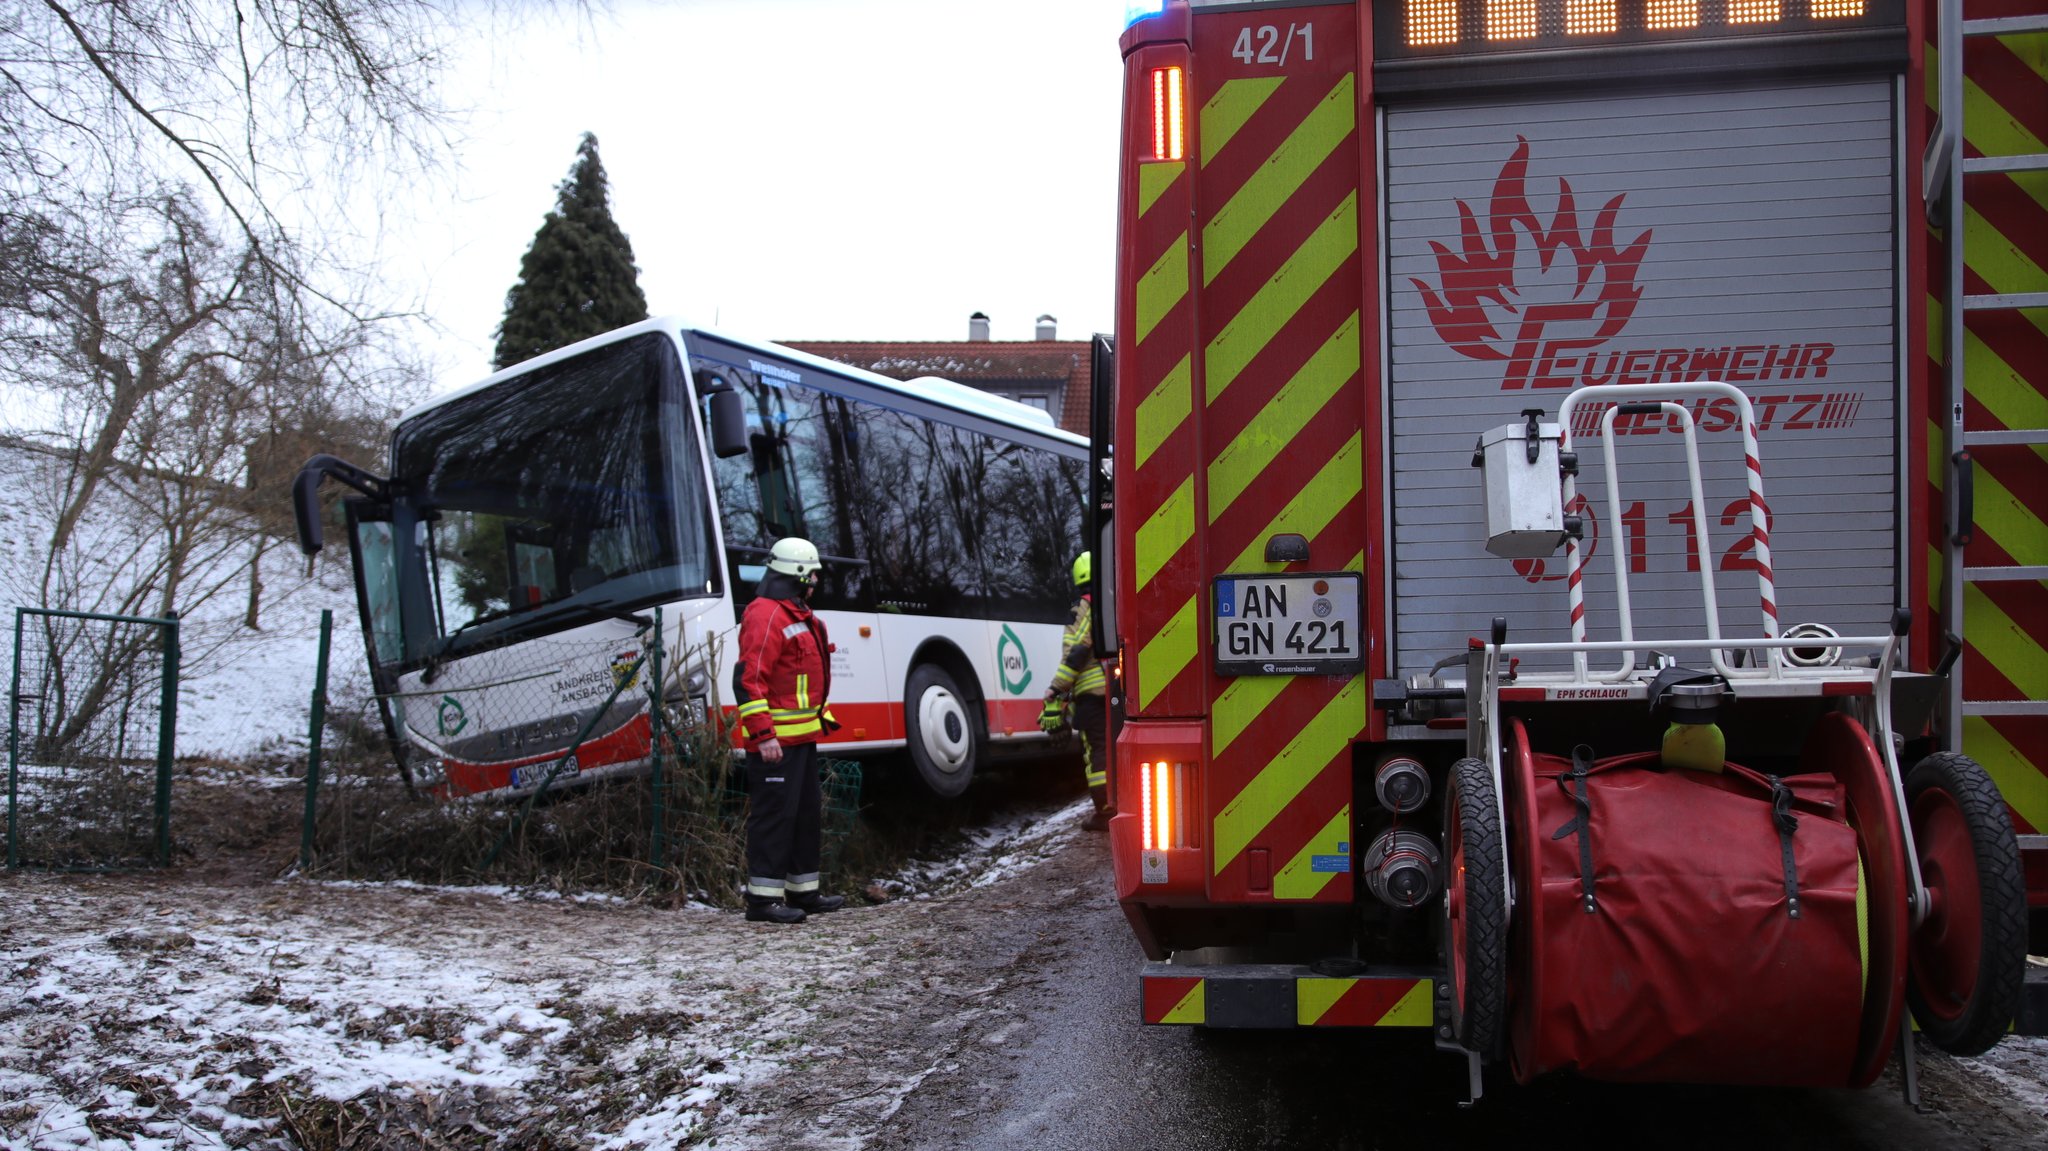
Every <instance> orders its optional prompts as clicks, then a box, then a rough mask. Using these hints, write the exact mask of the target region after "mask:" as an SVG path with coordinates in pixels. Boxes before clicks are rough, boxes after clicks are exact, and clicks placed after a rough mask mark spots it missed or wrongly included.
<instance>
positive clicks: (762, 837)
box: [747, 743, 824, 903]
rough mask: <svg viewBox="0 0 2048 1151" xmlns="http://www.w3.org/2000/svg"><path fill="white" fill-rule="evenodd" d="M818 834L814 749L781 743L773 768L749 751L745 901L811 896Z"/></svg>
mask: <svg viewBox="0 0 2048 1151" xmlns="http://www.w3.org/2000/svg"><path fill="white" fill-rule="evenodd" d="M823 835H824V796H823V794H822V793H821V792H820V790H819V786H818V745H817V744H815V743H798V744H788V743H785V744H783V745H782V759H781V761H780V762H778V763H769V762H768V761H767V760H764V759H762V758H761V756H760V753H759V752H752V751H750V752H748V753H747V902H749V903H773V902H774V901H776V900H778V899H783V898H785V897H788V896H796V897H798V898H801V897H803V896H804V895H806V894H815V893H816V892H817V890H818V862H819V857H820V854H821V844H822V837H823Z"/></svg>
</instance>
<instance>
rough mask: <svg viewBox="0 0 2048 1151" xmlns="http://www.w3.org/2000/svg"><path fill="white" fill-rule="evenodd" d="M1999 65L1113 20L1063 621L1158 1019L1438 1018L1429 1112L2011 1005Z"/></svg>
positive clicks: (1447, 3)
mask: <svg viewBox="0 0 2048 1151" xmlns="http://www.w3.org/2000/svg"><path fill="white" fill-rule="evenodd" d="M2044 33H2048V14H2044V9H2043V7H2042V6H2041V5H2040V3H2039V2H2038V0H2006V2H2005V3H2003V4H1986V5H1985V6H1984V7H1983V8H1982V10H1979V9H1978V8H1976V7H1974V6H1973V7H1972V8H1971V9H1970V11H1968V12H1964V11H1963V10H1962V9H1961V8H1960V7H1959V6H1958V5H1955V4H1947V5H1940V4H1933V3H1930V4H1920V3H1917V2H1913V3H1907V2H1904V0H1389V2H1385V3H1377V4H1365V3H1356V4H1352V3H1345V4H1329V3H1312V2H1290V0H1264V2H1219V0H1163V2H1156V3H1149V4H1143V3H1141V4H1139V5H1137V7H1136V10H1134V12H1133V14H1132V18H1131V21H1130V23H1129V25H1128V27H1127V29H1126V31H1125V33H1124V35H1123V40H1122V48H1123V54H1124V59H1125V86H1124V149H1123V158H1122V171H1121V182H1120V190H1119V220H1120V235H1119V252H1118V272H1117V288H1118V298H1117V334H1116V364H1115V393H1114V400H1113V404H1110V405H1105V418H1104V420H1103V421H1102V425H1103V426H1102V428H1101V431H1100V432H1099V434H1098V440H1099V441H1102V442H1103V443H1104V448H1105V450H1110V449H1108V448H1107V444H1108V443H1110V442H1113V444H1114V448H1113V457H1114V458H1113V465H1114V466H1113V467H1112V468H1109V469H1108V470H1109V471H1110V472H1111V473H1113V477H1114V478H1113V493H1112V495H1113V498H1109V499H1105V500H1103V501H1101V502H1102V513H1101V516H1102V518H1101V522H1100V525H1099V526H1100V529H1101V533H1102V543H1101V552H1102V553H1103V554H1107V555H1109V556H1110V557H1111V559H1112V562H1111V564H1110V565H1109V566H1110V567H1111V568H1112V573H1113V574H1112V578H1110V579H1109V580H1106V581H1104V583H1105V584H1106V590H1107V591H1108V592H1109V594H1108V595H1107V596H1106V597H1105V598H1106V600H1107V602H1106V603H1105V604H1104V605H1103V610H1102V611H1101V612H1100V613H1099V617H1098V618H1100V619H1102V620H1103V625H1102V629H1101V636H1100V641H1099V644H1100V646H1101V648H1102V649H1103V650H1104V651H1105V652H1108V651H1115V652H1116V654H1117V657H1118V660H1119V669H1120V670H1119V675H1120V692H1121V696H1122V699H1123V701H1124V705H1125V710H1126V714H1127V716H1128V718H1127V721H1126V722H1125V723H1124V725H1123V727H1122V730H1121V734H1120V736H1119V738H1118V741H1117V745H1116V755H1115V761H1114V780H1113V787H1114V792H1115V802H1116V808H1117V812H1118V814H1117V816H1116V818H1115V819H1114V821H1113V823H1112V829H1111V850H1112V854H1113V857H1114V860H1115V867H1116V881H1117V889H1118V894H1119V897H1120V899H1121V901H1122V905H1123V907H1124V910H1125V912H1126V914H1127V916H1128V917H1129V920H1130V922H1131V924H1132V926H1133V927H1134V929H1135V930H1136V932H1137V935H1138V937H1139V939H1140V941H1141V942H1142V944H1143V946H1144V949H1145V951H1146V954H1147V957H1148V959H1149V961H1150V962H1148V963H1147V964H1146V966H1145V968H1144V970H1143V972H1142V977H1141V978H1142V998H1143V1014H1144V1019H1145V1021H1146V1022H1148V1023H1165V1024H1176V1023H1178V1024H1193V1025H1199V1026H1205V1027H1212V1028H1233V1027H1296V1026H1302V1027H1309V1026H1361V1027H1373V1026H1378V1027H1416V1028H1427V1029H1429V1030H1430V1032H1431V1034H1432V1035H1433V1036H1434V1038H1435V1040H1436V1043H1437V1045H1438V1046H1439V1047H1442V1048H1445V1049H1447V1050H1450V1051H1454V1052H1458V1053H1462V1054H1463V1055H1464V1056H1465V1057H1466V1058H1467V1060H1468V1063H1469V1066H1470V1068H1471V1074H1472V1083H1473V1090H1474V1091H1475V1092H1476V1091H1477V1090H1478V1085H1479V1075H1480V1070H1479V1069H1480V1068H1481V1066H1482V1065H1484V1064H1486V1063H1489V1062H1493V1061H1496V1060H1500V1061H1504V1062H1506V1063H1507V1064H1508V1065H1509V1066H1510V1067H1511V1068H1512V1070H1513V1072H1514V1074H1515V1075H1516V1076H1517V1077H1518V1078H1521V1079H1525V1080H1526V1079H1528V1078H1531V1077H1533V1076H1536V1075H1540V1074H1543V1073H1545V1072H1548V1071H1552V1070H1558V1069H1573V1070H1576V1071H1578V1072H1579V1073H1581V1074H1586V1075H1590V1076H1598V1077H1605V1078H1615V1079H1637V1080H1666V1081H1674V1080H1683V1081H1695V1082H1739V1083H1771V1084H1812V1085H1834V1086H1846V1085H1865V1084H1868V1083H1869V1082H1871V1081H1872V1080H1873V1079H1874V1078H1875V1077H1876V1075H1877V1074H1878V1072H1879V1070H1881V1068H1882V1067H1883V1065H1884V1063H1885V1061H1886V1060H1887V1058H1889V1057H1890V1055H1891V1054H1892V1053H1893V1052H1895V1051H1900V1050H1904V1051H1905V1052H1906V1053H1908V1054H1910V1051H1911V1048H1912V1044H1913V1041H1914V1036H1915V1024H1916V1023H1917V1027H1918V1031H1919V1032H1920V1033H1921V1035H1922V1036H1923V1038H1924V1039H1925V1040H1927V1041H1931V1042H1933V1043H1935V1044H1937V1045H1938V1046H1941V1047H1943V1048H1945V1049H1948V1050H1951V1051H1956V1052H1978V1051H1982V1050H1984V1049H1987V1048H1988V1047H1990V1046H1991V1045H1993V1044H1995V1043H1996V1042H1998V1040H1999V1039H2000V1037H2002V1036H2003V1035H2005V1034H2006V1033H2007V1032H2008V1030H2009V1029H2011V1028H2012V1027H2013V1026H2014V1025H2015V1024H2016V1023H2017V1025H2019V1026H2020V1027H2021V1029H2023V1030H2028V1031H2037V1030H2040V1029H2041V1028H2042V1027H2043V1026H2048V1018H2043V1017H2042V1016H2041V1013H2040V1010H2039V1007H2040V1001H2039V999H2038V997H2037V996H2036V995H2035V994H2034V993H2033V992H2034V991H2035V990H2036V988H2035V987H2034V985H2031V984H2028V983H2027V982H2026V981H2025V979H2024V971H2025V969H2026V952H2027V933H2028V921H2027V916H2028V905H2029V899H2030V897H2029V891H2028V884H2027V883H2026V878H2025V877H2026V875H2027V874H2028V873H2034V874H2036V875H2040V874H2042V873H2044V872H2048V868H2042V867H2040V866H2039V863H2040V860H2041V858H2042V856H2041V853H2040V852H2039V851H2038V850H2036V849H2037V848H2038V847H2040V846H2041V845H2042V842H2043V841H2042V839H2041V837H2040V836H2037V835H2035V834H2034V833H2035V832H2036V831H2038V830H2042V829H2048V778H2044V776H2043V773H2044V772H2048V706H2044V704H2043V703H2042V702H2041V701H2042V698H2043V696H2044V694H2048V655H2044V652H2043V645H2044V643H2048V582H2044V579H2048V528H2044V527H2043V521H2044V519H2048V452H2044V448H2043V444H2044V443H2048V433H2044V431H2043V429H2044V428H2048V311H2044V308H2043V306H2044V305H2048V275H2044V273H2043V271H2042V269H2043V268H2048V182H2044V181H2048V173H2044V168H2048V158H2044V156H2043V155H2042V153H2043V152H2048V145H2044V144H2043V140H2048V76H2044V70H2048V64H2044V59H2048V58H2044V56H2043V54H2042V52H2041V51H2040V49H2041V47H2042V44H2043V42H2044V40H2048V36H2044ZM1937 96H1939V97H1940V98H1939V99H1937ZM1112 409H1113V415H1110V414H1109V412H1110V411H1111V410H1112ZM1112 425H1113V426H1112ZM2035 887H2036V888H2039V889H2041V890H2038V891H2037V892H2036V893H2035V894H2034V896H2033V897H2032V901H2033V902H2034V903H2036V904H2040V903H2043V902H2048V884H2042V883H2037V884H2035ZM1907 1065H1908V1068H1909V1070H1910V1066H1911V1063H1910V1059H1909V1060H1908V1063H1907ZM1908 1086H1909V1091H1910V1090H1911V1089H1912V1085H1911V1083H1910V1076H1909V1085H1908Z"/></svg>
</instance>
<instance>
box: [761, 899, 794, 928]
mask: <svg viewBox="0 0 2048 1151" xmlns="http://www.w3.org/2000/svg"><path fill="white" fill-rule="evenodd" d="M803 921H804V912H803V909H802V908H800V907H790V906H787V905H785V904H781V903H776V902H774V901H773V900H767V899H762V900H753V899H750V900H748V901H747V922H748V923H802V922H803Z"/></svg>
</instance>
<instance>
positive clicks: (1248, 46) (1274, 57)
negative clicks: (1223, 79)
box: [1230, 23, 1316, 67]
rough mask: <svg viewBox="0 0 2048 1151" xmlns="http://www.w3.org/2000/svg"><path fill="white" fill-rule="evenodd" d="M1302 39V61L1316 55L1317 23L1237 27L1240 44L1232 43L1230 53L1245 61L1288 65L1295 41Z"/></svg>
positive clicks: (1311, 58) (1238, 42)
mask: <svg viewBox="0 0 2048 1151" xmlns="http://www.w3.org/2000/svg"><path fill="white" fill-rule="evenodd" d="M1297 40H1298V41H1300V42H1301V49H1300V51H1301V56H1300V58H1301V59H1303V60H1314V59H1315V58H1316V26H1315V25H1314V24H1312V23H1304V24H1289V25H1288V26H1287V27H1286V28H1281V27H1280V26H1279V25H1277V24H1260V25H1258V26H1257V27H1253V26H1252V25H1250V24H1247V25H1245V26H1244V27H1242V28H1239V29H1238V30H1237V43H1236V44H1234V45H1232V46H1231V49H1230V54H1231V55H1232V56H1234V57H1236V58H1237V59H1238V60H1239V61H1241V62H1243V63H1246V64H1275V65H1279V66H1280V67H1286V65H1287V60H1288V56H1289V54H1290V53H1291V52H1292V51H1293V48H1294V43H1295V41H1297Z"/></svg>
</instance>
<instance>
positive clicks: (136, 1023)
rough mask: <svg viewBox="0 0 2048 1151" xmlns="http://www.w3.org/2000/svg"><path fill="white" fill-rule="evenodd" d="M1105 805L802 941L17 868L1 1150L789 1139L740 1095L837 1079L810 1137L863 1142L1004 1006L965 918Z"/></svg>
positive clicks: (5, 985) (988, 847) (657, 922)
mask: <svg viewBox="0 0 2048 1151" xmlns="http://www.w3.org/2000/svg"><path fill="white" fill-rule="evenodd" d="M1087 810H1088V807H1087V804H1086V802H1085V801H1081V802H1077V803H1073V804H1070V805H1066V806H1061V807H1039V808H1034V809H1032V810H1028V811H1022V812H1017V813H1013V814H1011V815H1009V816H1006V817H1004V818H1003V819H1002V820H1000V821H999V822H996V823H993V824H990V825H987V826H983V827H980V828H977V829H975V831H974V832H973V833H972V834H971V835H970V836H969V837H968V838H967V840H966V841H965V846H964V848H963V849H962V850H960V851H958V852H957V853H956V854H951V855H949V856H948V857H946V858H944V859H935V860H926V861H919V862H917V863H914V864H913V865H912V866H911V867H909V868H907V869H906V870H905V871H904V872H902V873H901V874H899V875H896V876H892V877H889V878H888V880H887V881H886V882H885V883H884V884H882V886H885V887H889V888H893V889H895V890H899V891H904V892H907V893H910V896H909V897H908V898H901V899H896V900H892V901H891V902H889V903H885V904H882V905H879V906H859V907H854V908H849V909H848V910H846V911H843V912H840V913H837V914H835V915H832V916H829V917H819V919H818V921H817V922H815V923H811V924H805V925H802V926H800V927H797V928H778V927H774V926H772V925H765V924H749V923H746V922H745V921H744V920H743V919H742V917H740V916H739V915H737V914H735V913H732V912H727V911H719V910H715V909H711V908H705V907H698V906H684V907H675V908H662V907H656V906H652V905H649V904H646V903H636V902H629V901H624V900H619V899H613V898H606V897H584V898H562V897H559V896H551V895H545V894H539V895H536V894H529V893H521V892H518V891H512V890H507V889H503V888H441V887H423V886H419V885H415V884H354V883H316V882H310V881H301V880H290V881H281V882H263V883H246V882H234V881H229V882H219V881H211V880H206V879H201V878H197V877H180V876H178V875H175V874H168V875H162V876H155V875H146V874H145V875H139V876H133V875H131V876H115V877H105V878H96V877H65V876H48V875H34V874H29V875H7V876H4V877H0V924H6V925H7V928H6V931H5V933H4V936H0V940H4V941H0V1148H5V1149H6V1151H29V1149H31V1148H33V1149H37V1151H43V1149H53V1148H111V1147H123V1148H136V1149H141V1148H174V1147H177V1148H184V1147H193V1148H201V1147H234V1146H263V1147H289V1146H294V1145H308V1139H307V1138H306V1137H305V1131H304V1130H303V1129H302V1126H303V1127H310V1126H312V1125H315V1124H326V1125H327V1127H328V1128H329V1129H333V1128H335V1127H336V1125H340V1126H341V1127H348V1126H351V1125H358V1124H364V1123H372V1122H383V1123H385V1124H386V1125H388V1126H389V1127H390V1128H391V1129H392V1131H393V1132H403V1131H405V1130H407V1129H408V1127H407V1125H408V1124H410V1125H412V1126H413V1127H415V1128H417V1129H418V1130H420V1131H442V1132H446V1131H449V1130H453V1129H455V1128H460V1127H462V1126H463V1123H464V1122H470V1123H474V1124H476V1125H478V1126H477V1127H476V1128H475V1129H474V1130H467V1129H465V1130H466V1138H465V1139H464V1140H463V1143H462V1145H465V1146H503V1147H522V1146H555V1147H576V1148H591V1149H599V1148H622V1149H623V1148H673V1147H678V1146H682V1145H684V1144H686V1143H696V1142H703V1141H708V1145H711V1146H716V1147H728V1148H750V1147H762V1148H766V1147H776V1146H784V1145H786V1144H785V1143H784V1142H782V1139H781V1136H779V1135H775V1134H773V1133H771V1132H769V1131H767V1130H765V1129H764V1128H763V1124H764V1123H768V1122H770V1117H769V1116H766V1115H762V1114H756V1113H750V1112H749V1110H748V1109H747V1107H746V1106H745V1104H746V1101H747V1099H748V1098H749V1096H750V1093H752V1092H754V1091H755V1090H757V1089H760V1088H762V1087H763V1086H764V1085H767V1084H770V1083H777V1082H781V1083H787V1082H789V1081H792V1080H798V1081H801V1080H804V1079H805V1077H812V1078H815V1077H816V1076H817V1075H818V1069H819V1068H820V1067H830V1068H831V1073H830V1075H829V1077H827V1079H826V1080H821V1081H820V1083H821V1084H823V1085H828V1086H829V1090H830V1091H831V1092H832V1093H833V1095H832V1097H833V1098H834V1099H836V1100H842V1101H841V1102H836V1103H834V1105H833V1106H831V1107H829V1108H823V1109H821V1110H820V1112H819V1114H818V1116H817V1117H816V1127H817V1128H818V1138H817V1140H815V1141H814V1142H813V1143H812V1145H813V1146H817V1147H821V1148H822V1147H840V1148H854V1147H859V1146H861V1144H862V1139H863V1137H864V1135H863V1133H864V1132H868V1131H871V1130H872V1129H873V1128H874V1126H875V1125H876V1124H878V1123H880V1122H882V1121H884V1120H886V1118H887V1117H888V1115H889V1114H890V1113H892V1112H893V1111H894V1109H895V1107H896V1106H897V1105H898V1104H899V1103H900V1101H901V1100H902V1098H903V1096H904V1095H905V1094H906V1093H907V1092H909V1091H911V1090H913V1089H914V1088H915V1087H916V1085H917V1083H918V1082H920V1081H921V1078H922V1075H923V1074H924V1073H925V1072H927V1071H929V1069H930V1066H931V1062H930V1059H931V1056H930V1054H929V1052H930V1050H931V1043H930V1040H929V1039H928V1038H927V1039H924V1040H918V1041H913V1040H912V1038H911V1036H910V1032H911V1031H913V1030H915V1027H914V1026H913V1021H915V1020H918V1019H921V1018H922V1016H923V1015H927V1014H931V1015H934V1016H935V1018H936V1016H937V1015H945V1016H947V1017H948V1018H952V1017H956V1016H959V1015H961V1013H962V1012H969V1013H970V1014H971V1011H970V1010H969V1009H970V1007H971V1004H972V1002H973V1000H974V999H975V998H976V996H977V994H978V992H977V990H976V988H978V987H979V988H983V989H984V990H985V989H986V988H985V985H986V983H987V981H988V979H989V975H988V970H987V968H986V967H985V966H983V964H982V962H981V960H980V959H979V958H978V956H979V955H980V954H981V953H982V951H983V950H984V949H983V948H981V947H979V946H977V943H976V931H977V929H976V928H974V927H971V926H964V925H962V924H960V923H957V922H955V921H956V920H958V919H959V918H960V917H962V916H970V915H973V914H977V910H976V907H977V904H978V903H979V902H980V901H979V899H978V893H979V891H981V890H982V889H985V888H987V887H988V886H989V885H991V884H999V883H1002V882H1005V881H1008V880H1012V879H1015V878H1017V877H1019V876H1021V875H1023V874H1025V873H1026V872H1028V871H1029V870H1030V869H1032V868H1033V867H1034V866H1036V865H1037V864H1038V863H1039V862H1040V861H1042V860H1044V859H1046V858H1048V857H1050V856H1051V855H1052V854H1054V853H1055V852H1057V851H1059V850H1061V849H1062V848H1063V847H1064V846H1065V845H1066V844H1067V843H1068V842H1070V841H1071V840H1072V838H1073V837H1074V836H1075V835H1076V834H1079V832H1078V827H1079V823H1080V821H1081V819H1082V818H1083V817H1084V816H1085V815H1086V813H1087ZM963 894H964V895H967V896H969V897H968V898H965V899H961V898H955V897H956V896H960V895H963ZM461 1115H467V1116H468V1119H467V1120H460V1119H451V1117H452V1116H461ZM485 1131H494V1132H497V1136H494V1137H492V1138H483V1137H480V1135H479V1133H480V1132H485ZM315 1145H323V1146H325V1145H335V1144H332V1143H320V1144H315ZM342 1145H347V1144H342ZM377 1145H379V1146H403V1145H407V1144H406V1142H405V1140H404V1139H403V1138H399V1139H396V1140H394V1141H385V1142H380V1143H378V1144H377Z"/></svg>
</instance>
